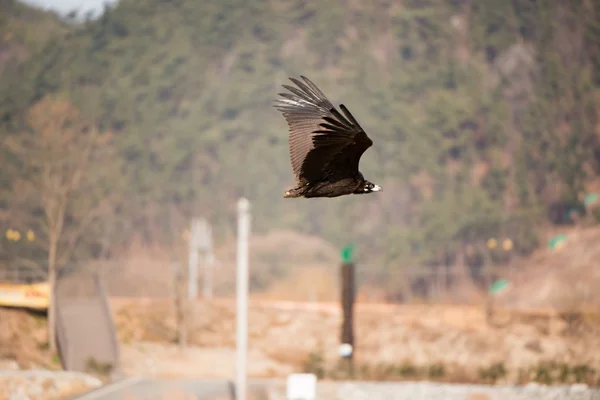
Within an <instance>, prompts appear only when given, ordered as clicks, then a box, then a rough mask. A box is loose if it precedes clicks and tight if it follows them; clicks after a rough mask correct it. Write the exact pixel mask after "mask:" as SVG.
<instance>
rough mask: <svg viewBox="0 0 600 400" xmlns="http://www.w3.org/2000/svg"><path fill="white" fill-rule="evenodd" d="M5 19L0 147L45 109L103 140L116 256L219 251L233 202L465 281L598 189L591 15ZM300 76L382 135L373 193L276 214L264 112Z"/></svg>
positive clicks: (498, 12)
mask: <svg viewBox="0 0 600 400" xmlns="http://www.w3.org/2000/svg"><path fill="white" fill-rule="evenodd" d="M4 2H6V0H4ZM7 4H9V5H10V7H8V8H7V7H2V8H1V10H2V12H3V14H2V15H4V18H5V20H6V21H8V23H7V24H6V23H5V24H0V26H2V28H1V29H2V35H3V36H2V37H4V38H5V39H4V40H6V37H9V38H11V37H18V38H20V39H18V40H17V39H10V40H11V42H10V43H14V44H13V45H11V46H9V48H12V49H13V50H2V53H1V54H4V59H6V58H7V56H6V54H10V56H9V57H8V58H10V59H17V60H20V64H19V67H18V68H17V67H14V68H6V67H5V68H4V72H3V75H2V79H1V80H0V92H2V93H3V96H2V100H1V103H0V129H1V130H2V131H3V133H2V134H3V135H11V134H15V133H16V132H19V131H22V130H23V129H25V128H26V122H25V120H24V118H23V116H24V115H25V112H26V110H27V109H28V108H29V107H31V106H32V105H33V104H34V103H35V102H36V101H37V100H39V99H40V98H41V96H42V95H44V94H46V93H55V92H60V93H62V94H65V95H67V96H68V97H69V98H70V99H71V102H72V103H73V104H74V105H76V106H77V107H78V108H79V109H80V110H81V111H82V113H84V114H85V115H86V116H87V117H88V118H89V119H91V120H93V121H94V122H95V123H96V124H97V125H98V126H99V127H100V128H101V129H104V130H111V131H113V132H114V134H115V135H114V136H115V138H116V141H117V145H118V147H119V150H120V155H121V157H122V158H123V160H125V161H126V167H125V168H124V169H123V170H122V171H120V175H119V179H125V180H126V182H127V187H128V190H129V194H128V196H127V200H128V201H127V204H126V206H125V207H124V208H120V209H119V213H118V218H120V219H126V220H127V221H128V222H129V223H128V224H127V227H126V228H123V229H122V230H120V231H119V232H117V233H115V234H117V235H121V236H122V238H123V239H122V240H127V238H130V237H132V236H134V235H138V236H141V237H143V239H144V240H146V241H148V242H161V243H171V242H172V241H173V240H178V238H179V233H177V234H175V233H174V232H175V231H176V232H180V231H181V230H183V229H184V227H185V224H186V223H187V221H188V218H189V217H190V216H192V215H201V216H204V217H207V218H209V219H210V221H211V222H212V223H213V224H214V231H215V234H216V237H217V240H220V241H223V240H226V239H228V238H230V237H231V236H232V235H233V234H234V233H235V201H236V199H237V198H238V197H239V196H241V195H244V196H246V197H248V198H249V199H250V200H251V202H252V212H253V230H254V231H256V232H258V233H266V232H268V231H270V230H272V229H292V230H296V231H300V232H304V233H307V234H311V235H316V236H320V237H322V238H325V239H326V240H328V241H330V242H332V243H333V244H335V245H341V244H344V243H347V242H356V243H358V244H359V251H358V253H357V254H358V257H360V258H361V259H363V260H366V259H368V260H369V262H371V263H374V264H378V265H381V266H383V267H384V268H387V267H388V266H394V267H401V266H402V265H407V264H409V263H412V264H419V265H431V266H438V265H453V264H460V265H467V266H470V267H472V268H475V269H476V268H479V267H480V266H481V265H483V264H484V263H486V262H489V261H490V260H491V261H493V262H496V263H503V262H505V261H506V260H507V257H508V255H507V254H505V253H502V252H490V251H489V249H488V248H487V241H488V239H489V238H492V237H498V238H500V237H509V238H511V240H512V242H513V243H514V247H513V248H512V252H514V253H516V254H517V255H527V254H529V253H530V252H531V251H533V250H534V249H535V248H536V247H537V246H538V245H539V230H540V227H544V226H545V225H546V224H549V223H568V224H572V223H573V220H572V219H571V218H570V217H569V216H570V215H571V214H572V213H571V210H574V209H575V210H581V209H582V206H581V198H582V195H584V194H585V192H586V188H587V185H588V184H589V182H593V181H594V180H595V179H597V177H598V173H599V163H598V161H599V160H600V145H599V142H598V139H599V137H600V133H599V131H598V104H599V103H598V93H599V91H598V86H599V85H600V72H599V71H600V40H599V39H600V25H599V24H598V18H597V15H598V13H600V3H598V1H582V0H581V1H574V2H569V3H567V2H554V3H549V2H542V1H533V2H532V1H530V0H516V1H513V2H510V3H507V2H496V1H492V0H481V1H478V2H472V1H461V0H447V1H442V2H429V1H412V0H410V1H403V2H396V1H390V0H377V1H373V2H358V1H352V0H345V1H341V2H333V1H332V2H310V1H305V0H286V1H283V0H275V1H268V2H267V1H257V2H252V3H250V2H243V1H241V0H222V1H203V2H198V1H195V0H170V1H168V0H122V1H120V2H119V3H118V4H117V5H116V6H115V7H114V8H112V9H108V10H106V12H105V13H104V14H103V15H102V16H101V17H100V18H98V19H97V20H93V21H87V22H85V23H79V24H69V25H66V24H64V23H62V22H60V21H59V20H58V19H57V18H55V17H53V16H52V15H50V14H48V13H43V12H39V11H33V10H31V9H30V8H28V7H26V6H23V5H21V4H19V3H15V2H8V3H7ZM19 32H21V33H19ZM11 35H12V36H11ZM5 48H6V47H2V49H5ZM300 74H302V75H306V76H309V77H310V78H311V79H312V80H314V81H315V82H316V83H317V84H318V85H320V86H321V87H322V89H323V90H324V91H325V93H327V94H328V96H329V97H330V98H331V100H332V101H333V102H335V103H340V102H343V103H344V104H345V105H346V106H348V108H349V109H350V110H351V111H352V112H353V114H355V115H356V117H357V118H358V119H359V121H360V122H361V124H362V125H363V127H365V129H366V130H367V131H368V133H369V135H370V136H371V137H372V138H373V140H374V146H373V147H372V148H371V149H369V150H368V151H367V152H366V153H365V155H364V156H363V159H362V162H361V170H362V172H363V173H364V175H365V176H366V177H368V178H369V179H370V180H372V181H374V182H378V183H380V184H382V185H383V186H384V189H385V191H384V192H383V193H381V194H380V195H379V194H378V195H371V196H352V197H347V198H340V199H317V200H310V201H303V200H300V201H290V200H285V201H284V199H283V198H282V196H283V193H284V191H285V188H286V187H287V186H289V185H291V184H292V183H293V176H292V173H291V168H290V166H289V161H288V153H287V127H286V124H285V121H284V119H283V118H282V117H281V115H279V113H278V112H277V111H276V110H274V109H273V108H272V107H271V105H272V101H273V99H274V98H275V96H276V94H277V93H278V92H279V91H281V87H280V85H281V84H283V83H286V81H287V77H288V76H298V75H300ZM2 162H6V163H8V162H10V158H9V157H7V158H6V159H3V161H2ZM5 182H6V187H7V188H8V187H10V182H12V178H11V177H6V178H5ZM8 201H9V200H8V199H5V203H6V202H8ZM550 210H558V211H559V212H558V213H557V212H554V213H553V214H552V215H554V216H555V217H556V216H557V217H556V218H552V220H551V219H550V218H549V217H548V215H549V211H550ZM175 214H177V215H179V216H180V217H179V218H180V219H178V220H177V221H179V222H177V223H175V222H174V217H173V215H175ZM565 215H567V217H564V216H565ZM588 220H589V223H597V219H596V220H594V219H593V217H589V218H588ZM174 225H176V226H174Z"/></svg>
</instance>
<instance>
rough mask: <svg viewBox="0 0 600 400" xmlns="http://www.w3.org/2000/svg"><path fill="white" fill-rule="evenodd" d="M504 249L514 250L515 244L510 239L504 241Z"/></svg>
mask: <svg viewBox="0 0 600 400" xmlns="http://www.w3.org/2000/svg"><path fill="white" fill-rule="evenodd" d="M502 248H503V249H504V250H506V251H508V250H510V249H512V248H513V242H512V240H510V239H504V242H502Z"/></svg>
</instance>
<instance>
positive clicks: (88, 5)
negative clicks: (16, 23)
mask: <svg viewBox="0 0 600 400" xmlns="http://www.w3.org/2000/svg"><path fill="white" fill-rule="evenodd" d="M21 1H22V2H23V3H27V4H31V5H34V6H38V7H41V8H46V9H51V10H55V11H57V12H58V13H59V14H66V13H68V12H70V11H73V10H78V11H79V12H80V14H85V12H86V11H90V10H93V11H95V12H99V11H102V9H103V8H104V6H103V5H104V3H105V2H106V3H110V4H112V3H114V2H115V1H116V0H21Z"/></svg>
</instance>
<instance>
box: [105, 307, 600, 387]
mask: <svg viewBox="0 0 600 400" xmlns="http://www.w3.org/2000/svg"><path fill="white" fill-rule="evenodd" d="M119 302H120V303H121V305H120V306H119V308H118V311H117V315H118V326H119V332H120V334H121V335H123V333H124V332H138V335H137V337H135V338H134V339H133V340H135V341H140V340H160V341H162V342H168V341H169V340H170V338H171V337H172V335H173V330H174V327H173V324H172V322H171V317H170V316H169V315H168V312H167V311H166V310H168V307H165V306H164V305H163V306H160V305H159V302H158V301H155V302H146V303H144V305H143V306H140V305H138V304H136V303H135V302H123V301H122V300H121V301H119ZM193 308H194V316H193V318H192V321H193V323H192V325H191V327H190V331H189V340H190V345H192V346H198V347H199V348H200V349H201V348H205V349H206V351H209V349H215V348H233V346H234V338H235V336H234V333H235V314H234V302H233V301H226V300H222V301H214V302H211V303H206V302H201V301H199V302H197V303H196V304H194V307H193ZM501 311H502V312H499V313H498V314H497V317H498V318H497V319H498V321H496V322H495V323H494V324H491V325H490V324H487V323H486V318H485V313H484V309H483V307H474V306H469V307H467V306H449V305H446V306H444V305H438V306H431V305H404V306H375V305H365V304H360V305H358V306H357V310H356V325H355V326H356V331H355V333H356V338H357V343H356V362H357V365H360V366H364V373H363V377H365V378H369V379H374V378H377V377H379V378H380V377H382V376H386V375H387V376H390V377H391V378H393V379H403V378H404V376H403V373H400V372H398V371H400V370H399V369H398V368H400V367H401V365H402V364H403V363H405V364H406V365H413V366H416V367H417V368H419V369H420V371H421V372H420V373H419V377H424V378H428V379H433V378H435V379H437V380H450V381H461V380H462V381H465V380H466V381H482V380H486V379H488V378H489V377H490V376H492V377H493V366H494V365H497V364H499V363H501V364H502V365H503V368H505V369H506V371H507V373H506V376H500V377H496V378H494V380H496V379H497V380H499V381H511V382H514V381H516V380H517V379H518V375H519V371H520V370H523V371H525V370H527V369H528V368H533V367H536V366H538V365H542V364H543V363H548V362H556V363H563V364H564V365H569V366H575V365H577V364H581V365H588V366H590V367H593V368H600V353H598V352H596V351H591V350H590V349H597V348H600V335H598V332H600V324H598V323H597V322H590V321H584V322H582V324H581V325H580V326H579V327H578V328H577V330H576V331H575V332H571V331H569V325H568V323H567V321H565V319H564V318H562V317H561V315H559V314H557V313H550V312H541V311H540V312H517V311H514V310H513V311H511V310H501ZM157 313H158V314H157ZM249 322H250V327H249V328H250V329H249V333H250V338H249V348H250V350H251V351H252V352H254V353H253V354H254V356H253V357H254V362H255V364H256V365H259V364H262V365H264V368H263V369H262V370H261V369H260V368H258V367H257V369H255V370H254V372H253V373H254V376H256V377H273V376H284V375H285V374H282V373H281V372H280V371H277V370H276V369H275V370H274V368H275V367H274V366H275V365H279V366H281V368H283V366H288V367H287V368H283V369H282V370H285V371H289V370H290V369H291V370H300V369H303V368H304V367H305V366H306V362H307V360H308V358H309V357H310V355H311V354H313V355H314V354H318V355H319V356H320V357H321V358H322V363H323V364H324V365H325V366H327V369H329V370H331V369H332V368H333V369H335V365H336V363H337V360H338V357H337V346H338V343H339V330H340V325H341V315H340V313H339V309H337V310H336V308H335V305H334V307H330V306H328V305H324V306H323V307H322V309H321V310H319V309H314V310H311V309H309V308H308V307H305V308H303V309H296V310H294V309H286V308H285V307H283V305H282V306H278V305H277V304H276V303H272V304H271V305H269V304H268V303H258V302H255V303H254V304H252V305H251V306H250V310H249ZM157 323H160V324H161V326H162V327H161V328H160V329H158V330H157V328H156V327H154V325H155V324H157ZM132 325H134V326H132ZM148 327H150V329H148ZM157 331H161V332H164V334H163V335H158V336H157V335H156V332H157ZM436 366H442V367H443V370H444V373H443V374H441V375H440V376H435V375H436V372H435V368H436ZM198 368H200V367H198ZM432 368H433V370H432ZM536 368H537V367H536ZM486 369H487V370H491V371H492V372H489V371H488V374H487V375H485V376H481V371H482V370H484V371H485V370H486ZM391 370H393V371H395V372H393V373H391V372H389V371H391ZM432 374H433V375H432ZM490 374H492V375H490ZM496 374H497V372H496Z"/></svg>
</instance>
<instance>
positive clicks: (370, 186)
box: [354, 181, 383, 194]
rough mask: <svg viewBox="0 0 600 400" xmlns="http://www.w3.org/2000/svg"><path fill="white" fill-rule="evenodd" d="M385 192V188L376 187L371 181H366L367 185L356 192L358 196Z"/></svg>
mask: <svg viewBox="0 0 600 400" xmlns="http://www.w3.org/2000/svg"><path fill="white" fill-rule="evenodd" d="M381 191H383V188H382V187H381V186H379V185H376V184H374V183H371V182H369V181H365V183H364V184H363V185H362V186H361V187H359V188H358V189H357V190H356V192H354V193H356V194H364V193H371V192H381Z"/></svg>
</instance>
